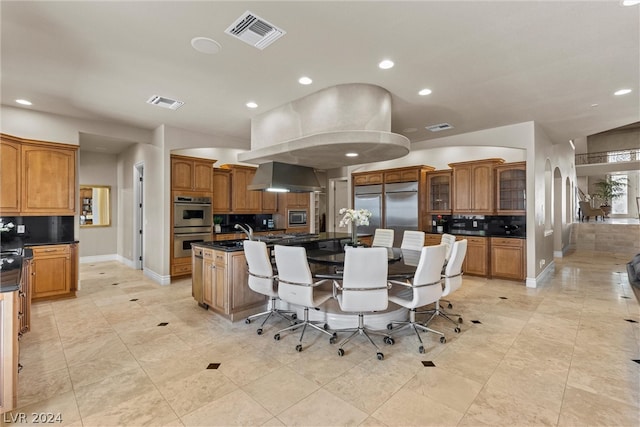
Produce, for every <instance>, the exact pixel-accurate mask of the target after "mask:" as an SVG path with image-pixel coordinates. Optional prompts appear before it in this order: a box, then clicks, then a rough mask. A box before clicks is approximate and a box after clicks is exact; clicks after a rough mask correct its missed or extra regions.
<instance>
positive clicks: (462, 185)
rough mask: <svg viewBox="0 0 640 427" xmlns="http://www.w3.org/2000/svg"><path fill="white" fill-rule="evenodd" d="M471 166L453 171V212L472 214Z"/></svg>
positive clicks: (456, 168)
mask: <svg viewBox="0 0 640 427" xmlns="http://www.w3.org/2000/svg"><path fill="white" fill-rule="evenodd" d="M471 179H472V177H471V166H460V167H455V168H454V169H453V212H454V213H455V212H471V209H472V199H471Z"/></svg>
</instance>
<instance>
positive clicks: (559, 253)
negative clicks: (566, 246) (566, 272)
mask: <svg viewBox="0 0 640 427" xmlns="http://www.w3.org/2000/svg"><path fill="white" fill-rule="evenodd" d="M563 256H564V251H553V257H554V258H562V257H563Z"/></svg>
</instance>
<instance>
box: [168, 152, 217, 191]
mask: <svg viewBox="0 0 640 427" xmlns="http://www.w3.org/2000/svg"><path fill="white" fill-rule="evenodd" d="M214 163H215V160H209V159H201V158H197V157H187V156H177V155H171V190H173V191H190V192H191V191H195V192H200V193H209V195H210V193H211V192H212V191H213V164H214Z"/></svg>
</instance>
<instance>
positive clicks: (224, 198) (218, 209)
mask: <svg viewBox="0 0 640 427" xmlns="http://www.w3.org/2000/svg"><path fill="white" fill-rule="evenodd" d="M212 209H213V213H218V214H220V213H229V212H231V171H230V170H229V169H220V168H215V169H214V170H213V203H212Z"/></svg>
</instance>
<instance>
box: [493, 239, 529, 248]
mask: <svg viewBox="0 0 640 427" xmlns="http://www.w3.org/2000/svg"><path fill="white" fill-rule="evenodd" d="M491 245H492V246H494V245H499V246H513V247H515V248H521V247H523V246H524V240H523V239H509V238H504V237H492V238H491Z"/></svg>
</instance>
